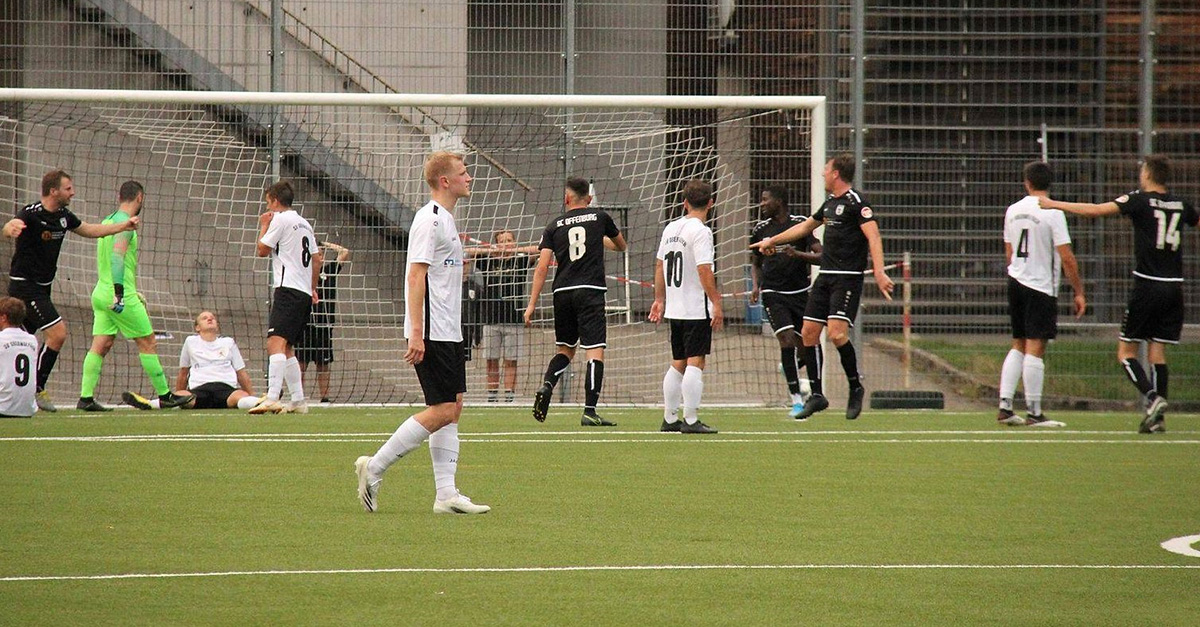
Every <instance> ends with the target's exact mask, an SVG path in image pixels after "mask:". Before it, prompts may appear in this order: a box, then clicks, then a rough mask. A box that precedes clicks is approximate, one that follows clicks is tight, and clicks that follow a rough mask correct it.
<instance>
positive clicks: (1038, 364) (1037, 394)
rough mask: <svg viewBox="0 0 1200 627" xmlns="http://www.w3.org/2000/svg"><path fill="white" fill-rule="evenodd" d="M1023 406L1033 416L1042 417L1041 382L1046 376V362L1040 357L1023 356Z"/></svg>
mask: <svg viewBox="0 0 1200 627" xmlns="http://www.w3.org/2000/svg"><path fill="white" fill-rule="evenodd" d="M1023 374H1024V376H1023V377H1022V380H1024V382H1025V405H1026V407H1028V408H1029V413H1031V414H1033V415H1034V416H1041V415H1042V380H1043V379H1044V378H1045V376H1046V362H1044V361H1042V358H1041V357H1034V356H1033V355H1026V356H1025V369H1024V372H1023Z"/></svg>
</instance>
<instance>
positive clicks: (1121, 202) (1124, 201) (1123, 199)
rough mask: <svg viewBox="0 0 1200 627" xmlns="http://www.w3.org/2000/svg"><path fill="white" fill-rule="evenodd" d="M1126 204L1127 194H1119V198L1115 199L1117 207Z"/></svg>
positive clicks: (1127, 200)
mask: <svg viewBox="0 0 1200 627" xmlns="http://www.w3.org/2000/svg"><path fill="white" fill-rule="evenodd" d="M1127 202H1129V194H1121V197H1120V198H1118V199H1117V204H1118V205H1123V204H1125V203H1127Z"/></svg>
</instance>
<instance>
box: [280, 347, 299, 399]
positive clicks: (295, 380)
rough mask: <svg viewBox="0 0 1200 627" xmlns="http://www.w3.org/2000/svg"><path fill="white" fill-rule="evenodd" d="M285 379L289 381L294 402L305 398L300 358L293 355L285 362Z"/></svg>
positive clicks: (288, 384)
mask: <svg viewBox="0 0 1200 627" xmlns="http://www.w3.org/2000/svg"><path fill="white" fill-rule="evenodd" d="M283 379H284V381H287V386H288V391H289V392H291V393H292V402H293V403H299V402H301V401H303V400H304V374H303V373H301V372H300V360H299V359H296V358H295V357H291V358H289V359H288V360H287V362H285V367H284V369H283Z"/></svg>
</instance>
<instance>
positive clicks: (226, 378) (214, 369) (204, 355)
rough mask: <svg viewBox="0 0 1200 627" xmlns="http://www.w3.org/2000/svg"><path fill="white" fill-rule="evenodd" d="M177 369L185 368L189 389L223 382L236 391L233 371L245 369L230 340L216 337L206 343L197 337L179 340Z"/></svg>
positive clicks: (240, 355)
mask: <svg viewBox="0 0 1200 627" xmlns="http://www.w3.org/2000/svg"><path fill="white" fill-rule="evenodd" d="M179 367H180V368H187V369H188V389H189V390H194V389H196V388H198V387H200V386H202V385H204V384H205V383H226V384H228V385H231V386H233V387H235V388H236V387H239V386H238V380H237V371H238V370H241V369H243V368H245V367H246V362H245V361H244V360H243V359H242V352H241V351H240V350H238V347H237V342H234V341H233V338H231V337H225V336H219V337H217V339H215V340H213V341H211V342H206V341H205V340H204V338H202V337H200V336H199V335H192V336H190V337H188V338H187V339H186V340H184V341H183V349H182V350H180V351H179Z"/></svg>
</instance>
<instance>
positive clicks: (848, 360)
mask: <svg viewBox="0 0 1200 627" xmlns="http://www.w3.org/2000/svg"><path fill="white" fill-rule="evenodd" d="M837 349H838V355H841V357H842V370H845V371H846V380H847V381H849V382H850V389H851V390H857V389H858V388H861V387H862V383H859V381H858V355H855V354H854V345H853V344H851V343H850V342H849V341H847V342H846V343H845V344H842V345H841V346H839V347H837Z"/></svg>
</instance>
